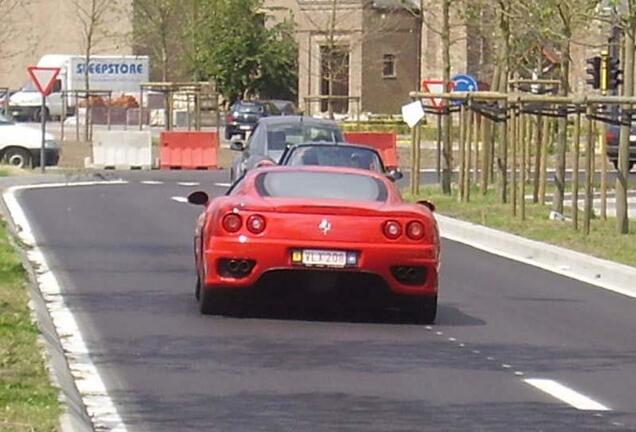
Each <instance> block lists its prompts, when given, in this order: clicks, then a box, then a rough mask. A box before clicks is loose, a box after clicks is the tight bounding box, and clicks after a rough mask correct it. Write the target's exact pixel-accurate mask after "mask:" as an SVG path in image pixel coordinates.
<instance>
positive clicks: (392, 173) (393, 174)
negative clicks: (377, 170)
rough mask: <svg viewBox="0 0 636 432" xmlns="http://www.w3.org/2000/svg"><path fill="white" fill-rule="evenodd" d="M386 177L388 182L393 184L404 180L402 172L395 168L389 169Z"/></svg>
mask: <svg viewBox="0 0 636 432" xmlns="http://www.w3.org/2000/svg"><path fill="white" fill-rule="evenodd" d="M386 176H387V177H388V178H389V180H391V181H394V182H395V181H398V180H401V179H402V178H404V174H402V171H400V170H399V169H397V168H391V169H390V170H389V172H388V173H387V174H386Z"/></svg>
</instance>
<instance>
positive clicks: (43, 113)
mask: <svg viewBox="0 0 636 432" xmlns="http://www.w3.org/2000/svg"><path fill="white" fill-rule="evenodd" d="M40 118H41V119H42V145H41V146H40V171H41V172H42V173H44V171H45V170H46V168H45V166H46V151H45V148H46V95H45V94H44V93H42V108H40Z"/></svg>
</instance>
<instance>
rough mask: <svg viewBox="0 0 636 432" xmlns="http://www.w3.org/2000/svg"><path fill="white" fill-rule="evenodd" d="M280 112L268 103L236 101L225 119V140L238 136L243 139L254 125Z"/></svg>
mask: <svg viewBox="0 0 636 432" xmlns="http://www.w3.org/2000/svg"><path fill="white" fill-rule="evenodd" d="M279 115H281V112H280V111H279V109H278V108H276V105H274V104H273V103H271V102H269V101H238V102H235V103H234V104H233V105H232V106H231V107H230V112H229V113H228V114H227V117H226V118H225V139H228V140H229V139H231V138H232V137H233V136H234V135H240V136H241V137H242V138H243V139H245V136H246V135H247V133H248V132H252V131H253V130H254V128H255V127H256V123H258V121H259V120H260V119H261V118H263V117H269V116H279Z"/></svg>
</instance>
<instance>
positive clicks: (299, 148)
mask: <svg viewBox="0 0 636 432" xmlns="http://www.w3.org/2000/svg"><path fill="white" fill-rule="evenodd" d="M279 165H286V166H303V165H318V166H336V167H349V168H360V169H368V170H370V171H374V172H378V173H381V174H384V175H386V176H387V177H388V178H389V179H391V180H393V181H396V180H399V179H401V178H402V177H403V175H402V173H401V172H400V171H399V170H397V169H387V168H386V166H385V165H384V162H383V161H382V157H381V156H380V153H379V152H378V151H377V150H376V149H374V148H371V147H367V146H363V145H358V144H347V143H335V144H331V143H307V144H298V145H293V146H289V147H288V148H287V149H286V150H285V152H284V153H283V155H282V156H281V158H280V161H279Z"/></svg>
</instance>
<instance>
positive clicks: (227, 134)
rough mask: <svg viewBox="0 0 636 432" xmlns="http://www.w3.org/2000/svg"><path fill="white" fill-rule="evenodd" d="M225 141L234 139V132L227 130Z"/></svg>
mask: <svg viewBox="0 0 636 432" xmlns="http://www.w3.org/2000/svg"><path fill="white" fill-rule="evenodd" d="M225 139H226V140H228V141H229V140H231V139H232V130H231V129H230V128H228V127H226V128H225Z"/></svg>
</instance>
